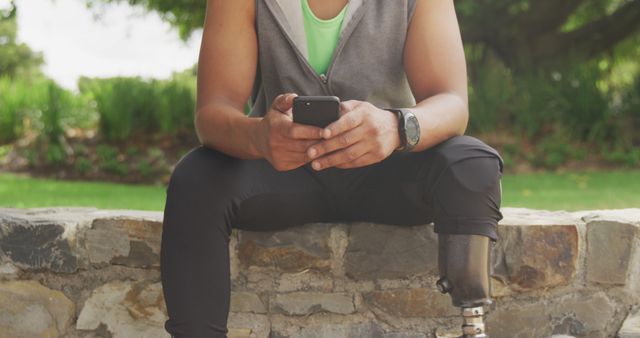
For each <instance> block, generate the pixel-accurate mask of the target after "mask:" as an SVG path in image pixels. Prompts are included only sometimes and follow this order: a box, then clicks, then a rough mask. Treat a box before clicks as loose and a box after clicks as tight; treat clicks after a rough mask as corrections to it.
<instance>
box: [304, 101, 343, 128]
mask: <svg viewBox="0 0 640 338" xmlns="http://www.w3.org/2000/svg"><path fill="white" fill-rule="evenodd" d="M339 116H340V99H339V98H338V97H337V96H296V97H294V98H293V122H295V123H302V124H310V125H313V126H317V127H320V128H324V127H326V126H328V125H329V124H330V123H331V122H333V121H335V120H337V119H338V117H339Z"/></svg>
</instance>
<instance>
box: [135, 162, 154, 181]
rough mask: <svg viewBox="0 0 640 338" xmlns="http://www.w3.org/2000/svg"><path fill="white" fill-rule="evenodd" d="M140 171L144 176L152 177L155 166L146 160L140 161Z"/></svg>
mask: <svg viewBox="0 0 640 338" xmlns="http://www.w3.org/2000/svg"><path fill="white" fill-rule="evenodd" d="M138 172H139V173H140V175H142V176H143V177H150V176H151V175H152V174H153V167H152V166H151V164H149V162H148V161H146V160H141V161H140V162H138Z"/></svg>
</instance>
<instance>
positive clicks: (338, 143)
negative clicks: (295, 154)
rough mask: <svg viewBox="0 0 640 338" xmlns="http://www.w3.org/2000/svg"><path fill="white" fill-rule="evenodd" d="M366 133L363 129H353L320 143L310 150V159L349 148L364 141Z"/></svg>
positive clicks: (308, 152)
mask: <svg viewBox="0 0 640 338" xmlns="http://www.w3.org/2000/svg"><path fill="white" fill-rule="evenodd" d="M363 136H364V131H363V130H362V128H355V129H351V130H349V131H347V132H345V133H342V134H340V135H337V136H335V137H332V138H330V139H328V140H325V141H322V142H319V143H318V144H317V145H314V146H312V147H310V148H309V150H308V151H307V154H308V155H309V158H317V157H320V156H322V155H325V154H328V153H330V152H333V151H336V150H338V149H342V148H347V147H349V146H351V145H352V144H355V143H357V142H359V141H360V140H362V138H363Z"/></svg>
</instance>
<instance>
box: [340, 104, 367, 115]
mask: <svg viewBox="0 0 640 338" xmlns="http://www.w3.org/2000/svg"><path fill="white" fill-rule="evenodd" d="M361 102H362V101H357V100H348V101H342V102H340V116H342V115H344V114H346V113H347V112H350V111H352V110H354V109H355V108H356V107H357V106H358V104H360V103H361Z"/></svg>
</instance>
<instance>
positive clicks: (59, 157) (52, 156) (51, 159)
mask: <svg viewBox="0 0 640 338" xmlns="http://www.w3.org/2000/svg"><path fill="white" fill-rule="evenodd" d="M65 157H66V154H65V152H64V148H63V147H62V145H60V144H58V143H51V144H49V146H48V147H47V153H46V158H47V163H48V164H50V165H54V166H59V165H61V164H63V163H64V161H65Z"/></svg>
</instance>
